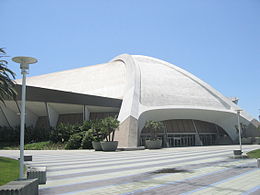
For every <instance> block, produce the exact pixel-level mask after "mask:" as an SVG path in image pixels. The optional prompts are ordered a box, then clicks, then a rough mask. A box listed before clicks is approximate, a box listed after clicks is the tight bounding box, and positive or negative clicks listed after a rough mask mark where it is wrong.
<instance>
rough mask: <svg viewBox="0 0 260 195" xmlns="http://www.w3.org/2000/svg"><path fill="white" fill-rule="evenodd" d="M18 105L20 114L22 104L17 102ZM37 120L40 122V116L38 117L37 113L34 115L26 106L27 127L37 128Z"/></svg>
mask: <svg viewBox="0 0 260 195" xmlns="http://www.w3.org/2000/svg"><path fill="white" fill-rule="evenodd" d="M16 105H17V106H18V109H19V112H20V110H21V102H20V101H19V102H17V104H16ZM37 120H38V116H37V115H36V114H35V113H33V112H32V111H31V110H30V109H29V108H28V107H26V105H25V125H26V126H27V127H29V126H33V127H35V125H36V122H37Z"/></svg>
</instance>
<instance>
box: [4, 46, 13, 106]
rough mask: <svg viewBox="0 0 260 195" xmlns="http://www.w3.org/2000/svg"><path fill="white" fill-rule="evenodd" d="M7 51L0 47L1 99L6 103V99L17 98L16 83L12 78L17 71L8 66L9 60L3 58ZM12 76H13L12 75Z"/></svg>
mask: <svg viewBox="0 0 260 195" xmlns="http://www.w3.org/2000/svg"><path fill="white" fill-rule="evenodd" d="M5 54H6V53H5V51H4V49H3V48H0V101H2V102H3V103H4V100H5V99H9V98H12V99H15V98H16V94H17V93H16V91H15V88H14V86H15V84H14V82H13V81H12V79H11V78H13V79H14V78H15V73H14V72H13V71H11V70H10V69H8V68H7V64H8V62H7V61H6V60H4V59H2V58H4V57H6V56H5ZM10 76H11V77H10Z"/></svg>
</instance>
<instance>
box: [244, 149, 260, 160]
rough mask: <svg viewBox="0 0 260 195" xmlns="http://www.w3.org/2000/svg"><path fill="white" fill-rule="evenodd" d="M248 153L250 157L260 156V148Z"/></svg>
mask: <svg viewBox="0 0 260 195" xmlns="http://www.w3.org/2000/svg"><path fill="white" fill-rule="evenodd" d="M246 154H247V156H248V157H249V158H260V149H257V150H252V151H250V152H248V153H246Z"/></svg>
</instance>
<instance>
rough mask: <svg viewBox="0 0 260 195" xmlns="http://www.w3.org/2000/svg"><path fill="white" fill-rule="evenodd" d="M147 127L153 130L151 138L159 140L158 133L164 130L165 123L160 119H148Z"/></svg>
mask: <svg viewBox="0 0 260 195" xmlns="http://www.w3.org/2000/svg"><path fill="white" fill-rule="evenodd" d="M145 128H147V129H149V130H150V132H151V138H150V139H151V140H157V139H158V138H157V133H158V132H160V131H164V129H165V125H164V124H163V123H162V122H158V121H146V123H145Z"/></svg>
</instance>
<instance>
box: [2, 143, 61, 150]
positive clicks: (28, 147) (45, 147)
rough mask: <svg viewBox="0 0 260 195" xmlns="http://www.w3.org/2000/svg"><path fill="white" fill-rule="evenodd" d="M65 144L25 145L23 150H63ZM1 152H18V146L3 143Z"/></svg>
mask: <svg viewBox="0 0 260 195" xmlns="http://www.w3.org/2000/svg"><path fill="white" fill-rule="evenodd" d="M65 145H66V143H52V142H50V141H46V142H37V143H31V144H25V146H24V149H25V150H63V149H64V148H65ZM0 149H3V150H19V145H15V144H10V143H9V144H7V143H4V144H3V145H2V146H0Z"/></svg>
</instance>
